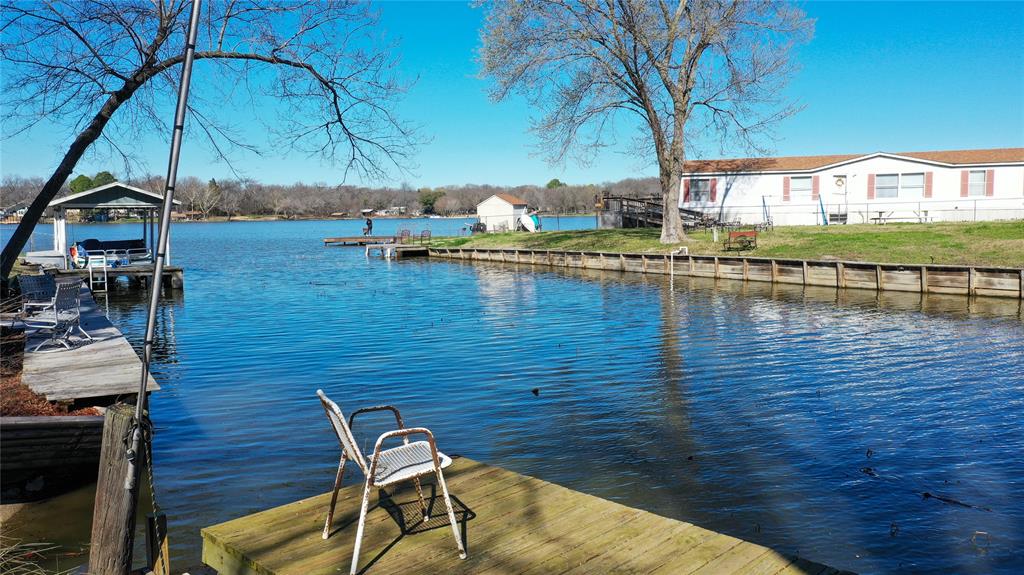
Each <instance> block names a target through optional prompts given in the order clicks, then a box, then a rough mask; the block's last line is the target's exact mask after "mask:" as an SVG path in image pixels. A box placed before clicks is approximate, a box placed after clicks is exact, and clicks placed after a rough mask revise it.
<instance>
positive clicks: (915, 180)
mask: <svg viewBox="0 0 1024 575" xmlns="http://www.w3.org/2000/svg"><path fill="white" fill-rule="evenodd" d="M900 197H901V198H923V197H924V174H900Z"/></svg>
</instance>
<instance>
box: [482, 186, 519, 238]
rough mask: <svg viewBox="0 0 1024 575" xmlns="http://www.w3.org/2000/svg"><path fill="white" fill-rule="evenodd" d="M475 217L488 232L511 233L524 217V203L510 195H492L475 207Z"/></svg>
mask: <svg viewBox="0 0 1024 575" xmlns="http://www.w3.org/2000/svg"><path fill="white" fill-rule="evenodd" d="M476 215H477V217H478V218H479V219H480V221H481V222H483V223H484V224H485V225H486V226H487V231H489V232H511V231H514V230H515V229H516V224H517V223H518V222H519V218H520V217H521V216H524V215H526V201H525V200H523V199H521V198H517V197H515V196H513V195H511V194H494V195H493V196H491V197H489V198H487V199H486V200H484V201H482V202H480V203H479V204H477V205H476Z"/></svg>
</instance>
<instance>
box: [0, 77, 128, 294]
mask: <svg viewBox="0 0 1024 575" xmlns="http://www.w3.org/2000/svg"><path fill="white" fill-rule="evenodd" d="M140 85H141V82H136V81H134V80H133V81H129V82H126V83H125V85H124V86H122V87H121V89H120V90H118V91H116V92H114V93H113V94H111V95H110V97H109V98H107V101H106V102H105V103H104V104H103V107H102V108H100V111H99V112H97V113H96V115H95V116H93V119H92V121H91V122H89V125H88V126H86V127H85V129H84V130H82V131H81V132H79V134H78V137H76V138H75V141H74V142H72V143H71V146H70V147H69V148H68V151H67V152H66V153H65V154H64V159H62V160H61V162H60V164H59V165H58V166H57V169H56V170H54V172H53V174H52V175H51V176H50V179H49V180H47V181H46V183H45V184H43V189H41V190H39V195H37V196H36V199H34V200H32V204H31V205H30V206H29V207H28V210H27V211H26V212H25V216H24V217H22V218H21V222H19V223H18V228H17V229H15V230H14V233H13V234H12V235H11V239H10V240H8V241H7V245H5V246H4V251H3V254H2V255H0V277H2V278H3V282H2V285H3V288H4V290H5V291H6V289H7V278H8V277H9V276H10V275H11V269H13V268H14V263H15V262H16V261H17V259H18V256H19V255H20V254H21V250H22V249H24V248H25V244H26V243H28V240H29V238H30V237H31V236H32V231H33V230H35V227H36V224H38V223H39V220H40V219H41V218H42V217H43V212H44V211H45V210H46V208H47V207H48V206H49V205H50V202H52V201H53V199H54V198H55V197H57V194H58V193H59V192H60V189H61V186H63V185H64V182H66V181H67V179H68V177H69V176H70V175H71V172H72V171H74V169H75V165H77V164H78V161H79V160H80V159H81V158H82V155H83V154H85V151H86V150H87V149H88V148H89V146H91V145H92V143H93V142H95V141H96V140H97V139H98V138H99V137H100V134H102V133H103V128H104V127H105V126H106V125H107V122H109V121H110V117H111V116H112V115H113V114H114V112H115V111H117V109H118V108H119V107H121V104H123V103H125V102H127V101H128V99H129V98H131V97H132V94H134V93H135V90H137V89H138V87H139V86H140ZM4 297H6V294H4Z"/></svg>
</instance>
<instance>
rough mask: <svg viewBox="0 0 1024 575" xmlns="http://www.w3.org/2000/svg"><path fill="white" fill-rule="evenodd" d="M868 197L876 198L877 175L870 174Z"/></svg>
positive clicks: (870, 198)
mask: <svg viewBox="0 0 1024 575" xmlns="http://www.w3.org/2000/svg"><path fill="white" fill-rule="evenodd" d="M868 199H869V200H873V199H875V175H874V174H868Z"/></svg>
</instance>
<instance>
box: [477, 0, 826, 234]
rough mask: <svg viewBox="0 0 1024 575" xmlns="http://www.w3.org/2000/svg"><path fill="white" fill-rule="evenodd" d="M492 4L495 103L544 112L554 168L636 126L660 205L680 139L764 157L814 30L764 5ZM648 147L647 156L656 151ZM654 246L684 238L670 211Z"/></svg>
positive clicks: (730, 0) (761, 1)
mask: <svg viewBox="0 0 1024 575" xmlns="http://www.w3.org/2000/svg"><path fill="white" fill-rule="evenodd" d="M485 6H486V7H487V9H488V13H487V21H486V24H485V29H484V31H483V47H482V49H481V52H480V60H481V65H482V73H483V75H484V76H485V77H487V78H490V79H491V80H492V82H493V83H492V87H491V96H492V97H493V98H494V99H496V100H503V99H505V98H507V97H509V95H511V94H513V93H516V94H520V95H522V96H524V97H526V98H527V100H528V101H529V102H530V103H531V104H532V105H533V106H535V107H536V108H537V109H538V110H539V111H540V115H539V117H537V118H536V119H535V120H534V126H533V128H534V131H535V132H536V134H537V135H538V136H539V138H540V142H541V145H542V147H543V149H544V150H546V151H547V152H548V154H549V157H550V159H551V160H552V161H555V162H559V161H562V160H564V159H566V158H567V157H569V156H576V157H577V158H578V159H587V158H588V157H590V153H591V152H593V151H594V150H595V149H596V148H599V147H601V146H604V145H607V144H608V143H609V142H611V141H613V138H614V136H615V134H616V133H617V128H619V127H622V126H635V127H637V128H638V131H637V132H635V138H634V144H635V150H636V151H637V152H638V153H639V154H641V155H643V156H646V157H653V158H654V159H656V160H657V163H658V168H659V179H660V182H661V188H662V196H663V200H664V202H665V204H666V205H675V204H678V201H679V184H680V178H681V175H682V173H683V162H684V160H685V156H686V152H687V150H688V145H687V143H688V142H689V141H692V140H694V139H696V138H695V136H698V135H699V136H705V135H708V134H715V135H717V136H719V137H720V138H721V139H722V140H723V141H728V142H729V143H730V144H731V145H733V146H735V145H737V144H740V145H743V146H745V147H747V148H751V149H752V150H753V151H755V152H756V151H761V149H760V143H759V138H760V137H761V136H762V135H763V134H764V133H765V132H766V131H767V130H768V129H769V128H771V126H772V125H773V124H775V123H776V122H778V121H779V120H780V119H782V118H785V117H786V116H788V115H790V114H792V113H794V111H795V110H796V108H795V107H794V105H793V104H792V103H790V102H787V101H785V99H784V98H783V97H782V88H783V87H784V86H785V83H786V81H787V80H788V78H789V77H790V76H791V74H792V71H793V65H792V64H791V61H790V52H791V48H792V47H793V45H794V44H795V43H796V42H799V41H803V40H806V39H808V38H809V37H810V35H811V33H812V24H811V22H810V21H809V20H807V19H806V18H805V16H804V14H803V12H802V11H800V10H799V9H797V8H795V7H794V6H792V5H790V4H788V3H785V2H774V1H770V0H682V1H679V2H671V1H669V0H504V1H501V2H495V3H493V4H486V5H485ZM652 152H653V154H652ZM666 215H671V216H675V217H666V218H665V224H664V227H663V229H662V241H663V242H667V243H674V242H677V241H680V240H681V239H682V238H683V237H684V236H683V231H682V225H681V222H680V221H679V218H678V214H677V213H676V212H675V211H674V210H666Z"/></svg>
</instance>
